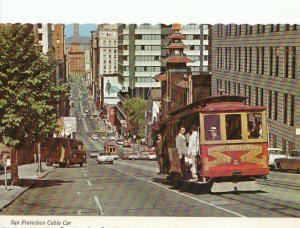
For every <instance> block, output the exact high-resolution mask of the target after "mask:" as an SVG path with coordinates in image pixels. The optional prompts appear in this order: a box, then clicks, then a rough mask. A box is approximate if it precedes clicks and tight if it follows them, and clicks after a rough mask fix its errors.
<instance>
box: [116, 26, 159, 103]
mask: <svg viewBox="0 0 300 228" xmlns="http://www.w3.org/2000/svg"><path fill="white" fill-rule="evenodd" d="M161 28H162V25H159V24H158V25H150V24H142V25H135V24H130V25H119V26H118V35H119V36H118V38H119V52H118V54H119V69H118V70H119V75H120V77H119V79H120V81H121V83H122V84H123V86H124V87H128V88H129V94H130V95H131V96H132V97H141V98H146V97H147V95H148V93H149V90H150V89H151V88H159V87H160V83H159V82H156V81H155V79H154V76H155V75H157V74H158V73H159V72H160V71H161V62H160V60H161Z"/></svg>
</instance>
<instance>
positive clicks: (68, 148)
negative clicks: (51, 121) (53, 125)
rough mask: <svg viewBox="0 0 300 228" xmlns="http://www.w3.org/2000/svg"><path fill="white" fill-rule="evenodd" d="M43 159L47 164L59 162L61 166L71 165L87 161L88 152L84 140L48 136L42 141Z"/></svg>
mask: <svg viewBox="0 0 300 228" xmlns="http://www.w3.org/2000/svg"><path fill="white" fill-rule="evenodd" d="M41 155H42V161H45V163H46V165H47V166H52V165H53V164H58V165H59V167H70V166H71V165H76V164H79V165H80V167H82V166H83V163H86V153H85V151H84V149H83V142H82V141H80V140H77V139H68V138H47V139H45V140H44V142H42V143H41Z"/></svg>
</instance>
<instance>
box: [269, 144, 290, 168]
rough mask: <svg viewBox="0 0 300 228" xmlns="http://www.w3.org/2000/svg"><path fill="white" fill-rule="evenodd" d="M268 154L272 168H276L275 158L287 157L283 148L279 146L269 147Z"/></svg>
mask: <svg viewBox="0 0 300 228" xmlns="http://www.w3.org/2000/svg"><path fill="white" fill-rule="evenodd" d="M267 150H268V156H269V167H270V168H271V169H274V168H275V163H274V160H275V159H276V158H286V154H285V152H284V151H283V150H282V149H279V148H268V149H267Z"/></svg>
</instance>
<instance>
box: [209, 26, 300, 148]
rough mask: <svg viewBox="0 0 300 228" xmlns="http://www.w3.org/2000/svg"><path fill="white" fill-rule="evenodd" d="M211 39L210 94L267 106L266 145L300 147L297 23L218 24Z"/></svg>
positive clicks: (299, 77) (299, 29) (299, 32)
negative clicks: (243, 97)
mask: <svg viewBox="0 0 300 228" xmlns="http://www.w3.org/2000/svg"><path fill="white" fill-rule="evenodd" d="M212 36H213V45H212V51H213V59H212V67H213V69H212V74H213V79H212V93H213V94H217V93H218V92H219V91H220V89H222V90H225V91H226V92H227V93H228V94H241V95H246V96H247V97H248V100H247V103H248V104H249V105H264V106H266V108H267V117H268V128H269V147H278V148H282V149H283V150H284V151H286V152H289V151H290V150H291V149H300V111H299V107H300V106H299V105H300V73H299V59H298V61H297V58H299V49H300V40H299V36H300V27H299V25H289V24H268V25H262V24H257V25H252V26H251V25H247V24H243V25H236V24H229V25H222V24H217V25H214V26H213V34H212Z"/></svg>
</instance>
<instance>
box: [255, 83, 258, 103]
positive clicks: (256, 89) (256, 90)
mask: <svg viewBox="0 0 300 228" xmlns="http://www.w3.org/2000/svg"><path fill="white" fill-rule="evenodd" d="M255 105H256V106H258V88H257V87H255Z"/></svg>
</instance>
